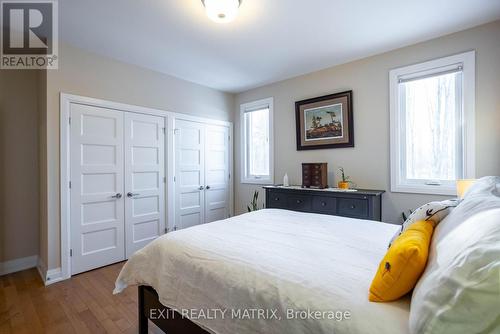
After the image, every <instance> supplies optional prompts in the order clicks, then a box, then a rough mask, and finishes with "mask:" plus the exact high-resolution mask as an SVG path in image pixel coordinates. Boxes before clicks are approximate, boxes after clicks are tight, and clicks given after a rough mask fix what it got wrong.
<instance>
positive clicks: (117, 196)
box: [111, 193, 122, 199]
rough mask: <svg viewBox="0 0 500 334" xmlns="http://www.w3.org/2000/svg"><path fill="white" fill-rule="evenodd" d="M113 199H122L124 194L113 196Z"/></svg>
mask: <svg viewBox="0 0 500 334" xmlns="http://www.w3.org/2000/svg"><path fill="white" fill-rule="evenodd" d="M111 198H116V199H120V198H122V194H120V193H117V194H116V195H113V196H111Z"/></svg>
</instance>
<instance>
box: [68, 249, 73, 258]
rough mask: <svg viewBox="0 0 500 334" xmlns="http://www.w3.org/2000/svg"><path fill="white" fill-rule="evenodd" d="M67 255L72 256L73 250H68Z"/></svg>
mask: <svg viewBox="0 0 500 334" xmlns="http://www.w3.org/2000/svg"><path fill="white" fill-rule="evenodd" d="M69 256H70V257H71V256H73V250H72V249H70V250H69Z"/></svg>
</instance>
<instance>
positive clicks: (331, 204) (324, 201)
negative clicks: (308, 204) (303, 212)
mask: <svg viewBox="0 0 500 334" xmlns="http://www.w3.org/2000/svg"><path fill="white" fill-rule="evenodd" d="M312 210H313V212H317V213H326V214H330V215H334V214H336V213H337V199H336V198H334V197H326V196H313V197H312Z"/></svg>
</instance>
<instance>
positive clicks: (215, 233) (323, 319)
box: [115, 209, 409, 334]
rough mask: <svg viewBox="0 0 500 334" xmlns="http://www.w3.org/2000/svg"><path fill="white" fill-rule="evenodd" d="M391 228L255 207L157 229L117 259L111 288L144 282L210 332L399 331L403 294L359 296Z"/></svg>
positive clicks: (404, 328)
mask: <svg viewBox="0 0 500 334" xmlns="http://www.w3.org/2000/svg"><path fill="white" fill-rule="evenodd" d="M397 228H398V227H397V226H394V225H389V224H384V223H380V222H373V221H368V220H359V219H350V218H342V217H335V216H326V215H317V214H309V213H298V212H292V211H285V210H275V209H267V210H261V211H257V212H253V213H249V214H244V215H241V216H237V217H233V218H230V219H226V220H223V221H218V222H214V223H210V224H205V225H200V226H196V227H192V228H188V229H185V230H181V231H177V232H173V233H169V234H167V235H165V236H163V237H161V238H158V239H157V240H155V241H154V242H152V243H151V244H150V245H148V246H146V247H145V248H143V249H142V250H140V251H138V252H137V253H136V254H134V255H133V256H132V257H131V258H130V260H129V261H128V262H127V263H126V264H125V266H124V267H123V269H122V271H121V273H120V275H119V277H118V279H117V281H116V289H115V293H119V292H121V291H122V290H123V289H125V288H126V287H127V286H128V285H135V284H144V285H149V286H152V287H153V288H154V289H155V290H156V291H157V292H158V295H159V297H160V302H161V303H162V304H163V305H165V306H168V307H171V308H174V309H177V310H179V311H180V312H184V314H186V315H187V314H189V315H190V318H191V320H192V321H194V322H195V323H197V324H199V325H201V326H202V327H204V328H205V329H208V330H210V331H212V332H214V333H219V334H235V333H239V334H245V333H288V334H295V333H328V334H333V333H334V334H343V333H386V334H389V333H398V334H402V333H407V332H408V317H409V299H408V298H405V299H402V300H400V301H397V302H392V303H371V302H369V301H368V288H369V286H370V283H371V280H372V278H373V276H374V274H375V272H376V269H377V266H378V264H379V262H380V260H381V259H382V257H383V256H384V254H385V252H386V250H387V244H388V241H389V239H390V238H391V237H392V235H393V234H394V233H395V230H396V229H397ZM193 309H194V310H193ZM254 309H264V311H265V314H263V311H253V310H254ZM245 310H247V311H246V313H245ZM307 311H309V313H307ZM312 311H321V312H320V313H316V314H314V313H311V312H312ZM193 312H194V313H193ZM259 312H260V316H258V313H259ZM297 312H300V313H297ZM334 312H336V313H334ZM252 314H253V317H252ZM317 315H319V316H317ZM247 316H248V317H250V318H253V319H248V317H247ZM276 316H278V317H280V318H281V320H279V319H278V320H277V319H275V317H276ZM289 317H292V319H288V318H289ZM304 317H305V319H304ZM332 318H335V319H332Z"/></svg>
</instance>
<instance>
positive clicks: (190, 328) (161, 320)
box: [138, 285, 210, 334]
mask: <svg viewBox="0 0 500 334" xmlns="http://www.w3.org/2000/svg"><path fill="white" fill-rule="evenodd" d="M138 311H139V334H148V320H151V322H153V323H154V324H155V325H156V326H158V327H159V328H160V329H161V330H162V331H164V332H165V333H168V334H210V332H207V331H206V330H204V329H203V328H201V327H200V326H198V325H197V324H195V323H194V322H192V321H191V320H189V319H188V318H185V317H183V316H182V315H181V314H179V313H178V312H176V311H174V310H172V309H171V308H169V307H166V306H163V305H162V304H161V303H160V301H159V299H158V293H157V292H156V291H155V289H153V288H152V287H149V286H145V285H140V286H139V308H138Z"/></svg>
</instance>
